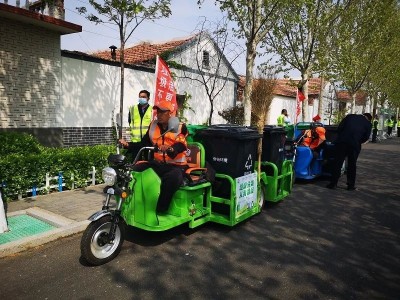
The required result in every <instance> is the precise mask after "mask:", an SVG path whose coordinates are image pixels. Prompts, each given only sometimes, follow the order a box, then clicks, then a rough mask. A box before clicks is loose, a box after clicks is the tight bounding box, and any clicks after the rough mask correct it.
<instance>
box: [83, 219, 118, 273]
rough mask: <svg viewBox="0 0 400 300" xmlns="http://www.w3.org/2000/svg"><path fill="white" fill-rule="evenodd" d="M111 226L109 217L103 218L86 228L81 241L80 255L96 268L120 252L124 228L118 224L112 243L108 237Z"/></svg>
mask: <svg viewBox="0 0 400 300" xmlns="http://www.w3.org/2000/svg"><path fill="white" fill-rule="evenodd" d="M111 225H112V220H111V216H104V217H102V218H100V219H98V220H96V221H94V222H92V223H90V224H89V226H88V227H87V228H86V230H85V232H84V233H83V236H82V240H81V255H82V257H83V258H84V259H85V260H86V261H87V262H88V263H89V264H91V265H94V266H98V265H102V264H105V263H107V262H109V261H111V260H113V259H114V258H115V257H116V256H117V255H118V254H119V252H120V251H121V247H122V244H123V242H124V238H125V226H124V224H123V221H121V222H119V223H118V225H117V228H116V231H115V238H114V241H113V242H112V243H109V242H108V235H109V233H110V229H111Z"/></svg>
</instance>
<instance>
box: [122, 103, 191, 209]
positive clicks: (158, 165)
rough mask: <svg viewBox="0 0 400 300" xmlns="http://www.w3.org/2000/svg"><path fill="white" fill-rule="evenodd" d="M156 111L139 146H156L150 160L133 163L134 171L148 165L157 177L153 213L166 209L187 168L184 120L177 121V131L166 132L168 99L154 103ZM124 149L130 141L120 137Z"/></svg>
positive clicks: (168, 108) (168, 113)
mask: <svg viewBox="0 0 400 300" xmlns="http://www.w3.org/2000/svg"><path fill="white" fill-rule="evenodd" d="M154 109H156V110H157V119H155V120H153V121H152V122H151V123H150V126H149V128H148V130H147V132H146V134H145V135H144V136H143V139H142V142H141V146H142V147H146V146H152V147H156V149H158V151H155V152H154V160H151V161H148V162H142V163H140V164H137V165H135V167H134V170H135V171H138V172H141V171H144V170H147V169H148V168H152V169H153V170H154V172H156V173H157V175H158V176H159V177H160V179H161V187H160V195H159V197H158V202H157V212H165V211H167V210H168V208H169V205H170V202H171V200H172V196H173V195H174V193H175V192H176V191H177V190H178V189H179V187H180V186H181V185H182V184H183V180H184V172H185V170H186V169H187V168H188V166H187V162H186V150H187V142H186V137H187V136H188V130H187V127H186V125H185V124H184V123H180V124H179V128H178V130H177V132H176V133H175V132H168V121H169V119H170V118H171V117H172V114H173V109H172V104H171V102H170V101H166V100H162V101H160V103H159V104H157V105H155V106H154ZM120 143H121V144H122V145H123V146H124V147H127V148H128V149H129V148H130V147H132V144H133V143H128V142H126V141H125V140H120Z"/></svg>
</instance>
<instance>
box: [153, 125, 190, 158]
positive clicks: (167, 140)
mask: <svg viewBox="0 0 400 300" xmlns="http://www.w3.org/2000/svg"><path fill="white" fill-rule="evenodd" d="M181 131H182V123H180V124H179V128H178V132H177V133H173V132H167V133H166V134H164V135H163V136H162V137H161V130H160V127H159V126H158V123H157V121H156V120H155V121H153V122H151V124H150V128H149V137H150V140H151V142H152V143H153V145H154V146H156V145H157V146H161V145H167V146H172V145H174V144H175V143H182V144H184V145H185V146H186V147H187V143H186V139H185V138H186V136H185V135H184V134H182V133H181ZM154 159H155V160H157V161H160V162H165V163H168V164H177V165H183V164H186V151H183V152H181V153H179V154H178V155H177V156H176V157H175V158H171V157H169V156H168V155H167V154H166V153H162V152H155V153H154Z"/></svg>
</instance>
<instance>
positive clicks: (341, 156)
mask: <svg viewBox="0 0 400 300" xmlns="http://www.w3.org/2000/svg"><path fill="white" fill-rule="evenodd" d="M371 119H372V116H371V114H369V113H365V114H362V115H355V114H351V115H347V116H346V117H345V118H344V119H343V120H342V122H340V124H339V126H338V129H337V133H338V137H337V139H336V141H335V160H334V163H333V170H332V177H331V182H330V183H329V184H328V185H327V186H326V187H327V188H330V189H334V188H335V187H336V186H337V183H338V180H339V177H340V173H341V168H342V165H343V162H344V160H345V158H346V157H347V160H348V161H347V162H348V165H347V189H348V190H349V191H353V190H355V182H356V166H357V158H358V155H359V154H360V151H361V144H363V143H365V142H367V141H368V139H369V136H370V134H371V128H372V124H371Z"/></svg>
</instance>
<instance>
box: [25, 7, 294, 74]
mask: <svg viewBox="0 0 400 300" xmlns="http://www.w3.org/2000/svg"><path fill="white" fill-rule="evenodd" d="M21 2H22V1H21ZM214 3H215V2H214V0H205V1H204V4H203V5H202V6H201V8H199V7H198V5H197V0H171V10H172V15H171V16H170V17H169V18H163V19H159V20H155V21H154V22H153V21H144V22H143V23H142V24H141V25H140V26H139V27H138V28H137V29H136V30H135V32H134V33H133V34H132V36H131V37H130V39H129V40H128V42H127V46H128V47H129V46H132V45H135V44H138V43H141V42H144V41H150V42H165V41H168V40H172V39H179V38H182V37H187V36H189V35H191V34H193V33H194V32H195V29H196V26H197V25H198V24H199V23H200V22H201V20H204V18H205V17H206V18H207V20H209V21H211V22H217V21H219V20H221V19H222V17H223V13H222V12H221V11H220V9H219V7H217V6H215V4H214ZM64 6H65V20H66V21H68V22H71V23H75V24H79V25H81V26H82V32H81V33H74V34H68V35H64V36H62V37H61V49H66V50H71V51H73V50H76V51H82V52H93V51H97V50H104V49H108V47H109V46H111V45H115V46H117V47H119V34H118V29H117V26H116V25H111V24H99V25H95V24H94V23H92V22H89V21H88V20H86V19H85V17H84V16H82V15H80V14H79V13H78V12H77V10H76V7H80V6H85V7H87V9H88V10H90V9H91V6H90V4H89V1H88V0H65V1H64ZM92 11H93V10H92ZM232 26H234V24H233V25H232ZM240 44H241V45H242V47H243V48H244V44H245V43H244V41H240ZM262 61H263V59H262V58H256V66H257V65H258V64H259V63H260V62H262ZM232 66H233V68H234V69H235V70H236V72H237V73H238V74H239V75H244V74H245V70H246V56H245V53H243V54H242V55H241V56H240V57H239V59H238V60H237V61H235V62H234V63H233V64H232ZM297 73H298V72H295V71H292V72H290V73H289V75H291V76H293V77H298V76H296V75H297ZM254 75H255V76H256V75H257V71H255V72H254ZM279 77H281V76H279Z"/></svg>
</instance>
